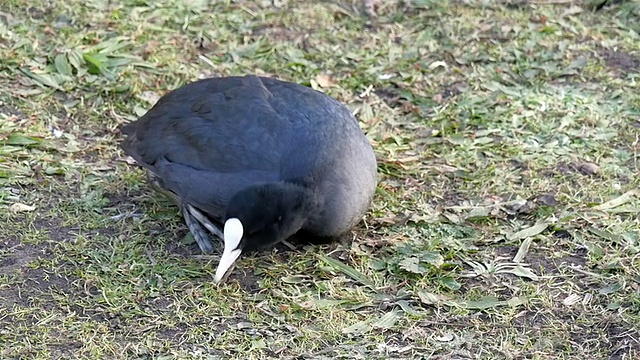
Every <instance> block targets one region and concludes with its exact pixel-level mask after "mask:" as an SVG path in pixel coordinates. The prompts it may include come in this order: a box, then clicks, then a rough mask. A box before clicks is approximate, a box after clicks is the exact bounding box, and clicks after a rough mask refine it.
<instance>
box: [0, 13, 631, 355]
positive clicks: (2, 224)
mask: <svg viewBox="0 0 640 360" xmlns="http://www.w3.org/2000/svg"><path fill="white" fill-rule="evenodd" d="M594 4H595V5H598V4H596V3H594V2H592V1H578V0H576V1H564V0H535V1H533V0H532V1H491V0H486V1H479V0H465V1H437V0H412V1H400V0H379V1H378V2H377V8H376V14H377V16H376V17H369V16H368V15H367V13H368V11H365V9H364V5H363V2H362V1H361V0H348V1H347V0H339V1H297V0H278V1H275V0H274V1H266V0H257V1H245V0H238V1H204V0H191V1H186V0H185V1H180V0H159V1H146V0H123V1H108V0H87V1H78V0H70V1H61V0H50V1H45V0H30V1H27V0H3V1H2V2H1V3H0V208H1V211H0V358H1V359H53V358H69V359H71V358H77V359H165V360H166V359H263V358H289V359H582V360H584V359H638V358H640V217H639V211H640V176H639V174H640V164H639V161H640V160H639V159H640V157H639V156H638V155H639V152H640V35H639V34H640V25H639V24H640V2H639V1H637V0H628V1H618V2H616V1H610V2H609V3H607V4H604V6H602V7H600V6H594ZM240 74H259V75H264V76H277V77H278V78H280V79H284V80H289V81H294V82H298V83H302V84H306V85H308V86H312V87H314V88H316V89H318V90H320V91H323V92H325V93H327V94H329V95H331V96H333V97H335V98H337V99H339V100H340V101H342V102H343V103H345V104H346V105H347V106H349V108H350V109H351V110H353V112H354V113H355V114H356V117H357V118H358V120H359V121H360V124H361V126H362V128H363V130H364V131H365V132H366V134H367V136H368V138H369V139H370V140H371V142H372V144H373V145H374V148H375V152H376V156H377V159H378V164H379V184H378V188H377V192H376V196H375V198H374V201H373V204H372V206H371V209H370V211H369V212H368V213H367V215H366V216H365V218H364V221H363V222H362V223H360V224H359V225H358V227H356V228H355V229H354V231H353V232H352V233H351V234H349V235H348V236H347V237H345V239H343V240H342V241H340V242H338V243H334V244H328V245H326V244H325V245H307V246H301V245H298V246H297V248H296V249H294V250H291V249H287V248H278V249H275V250H273V251H270V252H264V253H260V254H256V255H254V256H245V257H243V258H242V259H241V260H240V261H239V263H238V264H237V266H236V268H235V270H234V272H233V273H232V275H231V276H230V277H229V279H228V281H227V282H226V283H224V284H222V285H216V284H214V283H213V282H212V279H213V275H214V272H215V268H216V264H217V256H215V255H209V256H205V255H203V254H201V253H200V251H199V250H198V247H197V245H196V244H195V242H194V240H193V238H192V237H191V236H189V235H188V232H187V229H186V225H185V224H184V222H183V220H182V217H181V216H180V214H179V211H178V209H177V208H176V207H175V206H173V205H172V203H171V202H170V201H169V200H168V199H166V198H164V197H163V196H162V195H161V194H158V193H155V192H153V190H152V188H151V187H150V186H149V185H148V184H147V182H146V177H145V174H144V172H143V171H142V170H141V169H140V168H139V167H138V166H137V165H135V164H134V163H133V162H132V161H131V159H130V158H128V157H127V156H125V154H124V153H123V152H122V150H120V148H119V147H118V142H119V141H120V140H121V138H122V137H121V135H120V132H119V128H120V126H122V125H123V124H126V123H127V122H129V121H133V120H135V119H136V118H137V117H139V116H140V115H142V114H144V112H145V111H146V110H148V109H149V108H150V107H151V106H152V105H153V104H154V103H155V102H156V101H157V99H158V98H159V97H160V96H161V95H163V94H164V93H166V92H167V91H169V90H172V89H175V88H177V87H179V86H181V85H183V84H185V83H187V82H189V81H193V80H196V79H199V78H203V77H210V76H224V75H240Z"/></svg>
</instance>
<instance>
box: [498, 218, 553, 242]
mask: <svg viewBox="0 0 640 360" xmlns="http://www.w3.org/2000/svg"><path fill="white" fill-rule="evenodd" d="M548 226H549V224H548V223H546V222H544V223H540V224H535V225H533V226H530V227H528V228H526V229H522V230H520V231H518V232H516V233H513V234H509V235H507V239H509V240H521V239H526V238H528V237H532V236H535V235H538V234H540V233H541V232H543V231H544V230H545V229H546V228H547V227H548Z"/></svg>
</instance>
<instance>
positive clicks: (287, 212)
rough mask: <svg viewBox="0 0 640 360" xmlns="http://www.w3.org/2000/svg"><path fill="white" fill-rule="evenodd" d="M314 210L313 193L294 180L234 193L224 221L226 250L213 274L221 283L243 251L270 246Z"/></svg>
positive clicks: (297, 228) (287, 233) (282, 238)
mask: <svg viewBox="0 0 640 360" xmlns="http://www.w3.org/2000/svg"><path fill="white" fill-rule="evenodd" d="M314 211H317V206H316V201H315V199H314V196H313V193H312V192H311V191H310V190H309V189H307V188H306V187H303V186H300V185H296V184H291V183H284V182H279V183H271V184H266V185H259V186H252V187H249V188H247V189H244V190H242V191H240V192H238V193H237V194H236V195H234V196H233V197H232V199H231V201H230V202H229V205H228V207H227V213H226V221H225V223H224V231H223V232H224V239H223V240H224V251H223V253H222V257H221V258H220V263H219V264H218V268H217V270H216V275H215V277H214V280H215V282H219V281H220V280H222V278H223V277H224V276H225V274H226V273H227V272H228V271H229V269H230V268H231V267H232V266H233V264H234V263H235V261H236V260H237V259H238V257H240V254H242V253H245V252H249V251H253V250H257V249H263V248H268V247H269V246H273V245H275V244H276V243H278V242H280V241H282V240H285V239H287V238H288V237H290V236H291V235H293V234H295V233H296V232H298V230H300V229H301V228H302V227H303V226H304V224H305V222H306V221H307V220H308V219H309V217H310V216H311V215H312V213H313V212H314Z"/></svg>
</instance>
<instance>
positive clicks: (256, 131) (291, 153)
mask: <svg viewBox="0 0 640 360" xmlns="http://www.w3.org/2000/svg"><path fill="white" fill-rule="evenodd" d="M122 132H123V133H124V134H125V135H127V137H126V139H125V140H123V142H122V143H121V146H122V148H123V149H124V151H125V152H126V153H127V154H129V155H130V156H131V157H133V158H134V159H135V160H136V161H137V162H138V163H140V164H141V165H143V166H144V167H145V168H146V169H147V170H148V171H149V178H150V180H151V182H152V183H153V184H155V185H156V186H157V187H159V188H160V189H161V190H163V191H164V192H165V193H168V194H169V195H170V196H171V197H172V198H173V199H174V201H175V202H176V203H178V204H179V206H180V207H181V210H182V213H183V216H184V218H185V221H186V223H187V225H188V227H189V230H190V231H191V232H192V233H193V235H194V237H195V239H196V241H197V243H198V245H199V247H200V249H201V250H202V251H203V252H205V253H208V252H211V251H212V250H213V245H212V243H211V241H210V238H209V236H208V234H207V232H206V231H205V229H207V230H209V232H211V233H212V234H214V235H216V236H217V237H219V238H221V239H222V240H223V242H224V251H223V254H222V257H221V259H220V263H219V265H218V268H217V271H216V275H215V281H216V282H219V281H220V280H221V279H222V278H223V276H224V275H225V273H227V272H228V271H229V269H230V268H231V267H232V265H233V264H234V262H235V261H236V259H237V258H238V257H239V256H240V254H241V253H243V252H249V251H253V250H258V249H263V248H267V247H269V246H272V245H275V244H276V243H278V242H280V241H283V240H286V239H287V238H288V237H290V236H292V235H294V234H296V233H298V232H299V231H304V232H305V233H306V234H310V235H313V236H315V237H327V238H333V237H336V236H339V235H341V234H343V233H345V232H346V231H348V230H349V229H350V228H352V227H353V226H354V225H355V224H356V223H358V222H359V221H360V220H361V218H362V216H363V214H364V213H365V211H366V210H367V208H368V207H369V205H370V202H371V198H372V196H373V193H374V191H375V187H376V159H375V155H374V153H373V149H372V147H371V145H370V143H369V141H368V140H367V138H366V137H365V135H364V134H363V132H362V130H361V129H360V127H359V126H358V123H357V121H356V119H355V118H354V117H353V115H352V114H351V113H350V112H349V110H348V109H347V108H346V107H345V106H343V105H342V104H340V103H339V102H338V101H336V100H334V99H333V98H331V97H329V96H327V95H324V94H323V93H321V92H318V91H315V90H313V89H310V88H308V87H306V86H302V85H298V84H294V83H290V82H284V81H280V80H276V79H270V78H263V77H256V76H245V77H222V78H210V79H204V80H200V81H197V82H194V83H191V84H188V85H185V86H183V87H181V88H179V89H177V90H174V91H172V92H170V93H168V94H166V95H164V96H163V97H162V98H160V100H159V101H158V103H157V104H156V105H155V106H154V107H153V108H152V109H151V110H149V112H147V113H146V114H145V115H144V116H142V117H141V118H140V119H138V120H137V121H135V122H133V123H130V124H128V125H125V126H124V127H123V128H122ZM221 226H222V229H223V230H222V231H221V230H220V227H221Z"/></svg>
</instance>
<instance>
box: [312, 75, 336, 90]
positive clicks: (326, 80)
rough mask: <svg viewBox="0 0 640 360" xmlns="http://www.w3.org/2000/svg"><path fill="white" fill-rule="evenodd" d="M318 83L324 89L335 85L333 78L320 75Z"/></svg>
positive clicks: (317, 79)
mask: <svg viewBox="0 0 640 360" xmlns="http://www.w3.org/2000/svg"><path fill="white" fill-rule="evenodd" d="M316 82H317V83H318V85H320V86H321V87H323V88H328V87H332V86H333V85H335V82H334V81H333V79H331V77H330V76H329V75H327V74H318V76H316Z"/></svg>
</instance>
